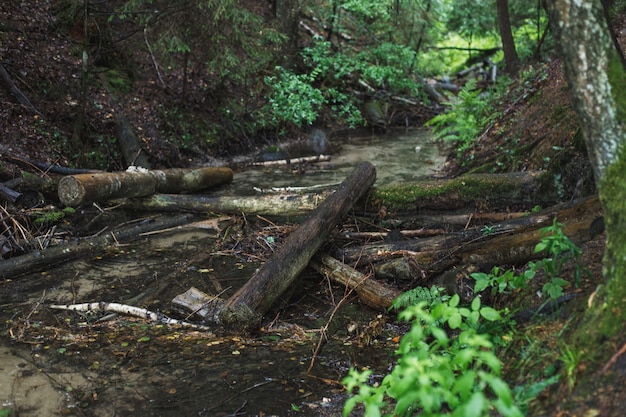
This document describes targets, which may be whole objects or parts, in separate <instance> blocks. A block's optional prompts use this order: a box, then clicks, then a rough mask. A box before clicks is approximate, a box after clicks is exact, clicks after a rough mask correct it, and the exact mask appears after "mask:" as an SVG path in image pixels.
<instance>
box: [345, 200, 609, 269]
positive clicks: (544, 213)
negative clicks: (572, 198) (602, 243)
mask: <svg viewBox="0 0 626 417" xmlns="http://www.w3.org/2000/svg"><path fill="white" fill-rule="evenodd" d="M596 200H597V197H592V198H587V199H582V200H579V201H577V202H576V203H575V204H574V205H572V204H570V203H567V204H560V205H556V206H553V207H550V208H547V209H544V210H541V211H538V212H536V213H526V215H525V216H521V215H515V216H511V217H512V218H510V219H508V220H503V221H500V222H498V223H495V224H492V225H491V227H490V231H489V232H483V231H482V230H480V229H477V228H471V229H467V230H459V231H456V232H451V233H448V234H446V235H440V236H432V237H428V238H423V239H407V240H399V241H394V242H377V243H369V244H366V245H361V246H356V245H353V246H350V247H347V248H343V249H339V250H337V251H336V252H335V253H334V256H335V257H336V258H337V259H342V260H343V261H344V262H348V263H352V262H356V261H357V260H359V261H360V262H363V263H372V262H376V261H377V260H380V258H381V256H382V255H387V256H389V254H391V253H394V252H396V253H399V251H409V252H422V251H427V252H428V253H432V252H433V251H441V250H444V249H450V248H454V247H458V246H460V245H463V244H467V243H471V242H478V241H489V240H491V239H493V238H495V237H497V236H501V235H503V234H508V233H518V232H519V231H522V230H523V229H524V228H528V227H530V228H531V229H538V228H541V227H544V226H546V225H548V224H549V223H551V222H552V220H553V219H554V217H558V218H563V216H569V214H568V213H569V212H570V211H571V210H574V211H575V210H576V209H575V206H576V205H577V204H578V205H580V206H581V207H583V208H584V207H589V210H590V211H589V212H588V213H587V214H588V216H592V214H593V211H594V210H595V209H597V208H598V207H599V206H598V203H597V201H596ZM477 217H478V216H477ZM490 217H491V218H494V219H498V218H505V216H504V215H503V216H502V217H500V216H496V215H492V216H490ZM436 218H439V217H437V216H436ZM457 218H458V219H464V221H465V222H466V223H468V222H470V221H471V219H472V216H471V215H463V216H460V215H459V216H453V218H451V219H448V218H447V217H441V219H442V220H446V219H447V220H452V221H455V220H456V219H457ZM428 219H430V217H429V218H428ZM587 220H593V218H591V217H590V218H588V219H587ZM427 223H429V224H430V222H429V221H427ZM444 225H445V226H448V225H447V224H444ZM456 225H457V226H458V225H459V223H456ZM401 233H402V232H401ZM405 236H406V235H405ZM429 259H430V255H429Z"/></svg>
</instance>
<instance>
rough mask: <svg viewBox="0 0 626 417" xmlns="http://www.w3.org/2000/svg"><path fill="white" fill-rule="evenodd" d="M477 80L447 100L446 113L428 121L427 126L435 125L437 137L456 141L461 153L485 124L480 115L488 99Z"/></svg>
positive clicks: (469, 82)
mask: <svg viewBox="0 0 626 417" xmlns="http://www.w3.org/2000/svg"><path fill="white" fill-rule="evenodd" d="M476 82H477V81H476V80H475V79H472V80H470V81H468V82H467V83H466V84H465V86H463V88H462V89H461V91H459V94H458V96H456V97H454V96H451V97H450V100H449V101H448V102H447V104H448V105H449V106H450V109H449V110H448V111H447V112H446V113H442V114H439V115H437V116H435V117H433V118H432V119H430V120H429V121H428V122H426V126H433V133H434V134H435V136H437V138H439V139H441V140H443V141H450V142H455V143H456V145H457V153H458V154H459V155H461V154H462V153H463V152H465V151H466V150H467V149H469V147H470V146H471V145H472V143H473V142H474V140H475V139H476V137H477V136H478V134H479V133H480V129H481V128H482V126H483V124H484V119H483V118H482V117H481V116H480V115H481V113H482V112H483V111H484V110H485V108H486V107H487V101H486V100H485V99H484V98H482V97H481V95H480V94H481V91H480V89H478V88H476Z"/></svg>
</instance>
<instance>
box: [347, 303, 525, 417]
mask: <svg viewBox="0 0 626 417" xmlns="http://www.w3.org/2000/svg"><path fill="white" fill-rule="evenodd" d="M400 318H401V319H403V320H406V321H410V322H412V325H411V330H410V331H409V332H408V333H407V334H406V335H405V336H404V337H403V338H402V340H401V342H400V347H399V348H398V351H397V352H396V353H397V354H398V355H399V359H398V364H397V365H396V366H395V367H394V369H393V370H392V371H391V373H390V374H389V375H387V376H386V377H385V378H384V379H383V381H382V382H381V383H380V385H378V386H372V385H370V384H368V377H369V376H370V375H371V371H369V370H366V371H363V372H359V371H357V370H354V369H352V370H350V373H349V374H348V376H347V377H346V378H345V379H344V381H343V383H344V384H345V385H346V388H347V390H348V391H349V392H354V391H356V393H355V394H354V396H352V397H351V398H350V399H348V401H347V402H346V404H345V406H344V412H343V415H344V416H347V415H348V414H350V412H351V411H352V410H353V409H354V407H355V406H356V404H358V403H361V404H363V405H364V406H365V415H366V416H380V415H382V413H383V412H387V411H391V409H393V415H394V416H410V415H418V414H419V415H421V416H425V417H427V416H487V415H489V414H490V411H491V410H492V409H496V410H497V411H498V412H499V413H500V414H501V415H503V416H521V415H522V414H521V412H520V411H519V409H518V407H517V406H516V405H515V403H514V400H513V396H512V393H511V390H510V389H509V387H508V385H507V384H506V383H505V382H504V381H503V380H502V379H501V378H500V370H501V363H500V361H499V360H498V358H497V357H496V356H495V354H494V352H493V343H492V342H491V340H490V337H489V335H487V334H483V333H479V331H478V329H479V326H480V322H481V321H482V320H487V321H498V320H501V316H500V313H499V312H498V311H496V310H494V309H493V308H491V307H482V306H481V305H480V298H478V297H477V298H475V299H474V301H473V302H472V303H471V306H470V307H469V308H467V307H460V306H459V296H458V295H454V296H452V297H451V298H450V299H449V300H447V301H446V302H442V303H440V304H437V305H435V306H434V307H433V308H432V309H431V310H430V311H429V310H428V309H427V308H426V302H420V303H418V304H416V305H412V306H409V307H408V308H407V309H406V310H404V311H403V312H402V313H400ZM446 330H456V331H458V332H459V333H458V336H457V337H455V338H450V336H449V335H448V333H447V331H446ZM390 400H393V402H391V401H390ZM388 415H391V414H388Z"/></svg>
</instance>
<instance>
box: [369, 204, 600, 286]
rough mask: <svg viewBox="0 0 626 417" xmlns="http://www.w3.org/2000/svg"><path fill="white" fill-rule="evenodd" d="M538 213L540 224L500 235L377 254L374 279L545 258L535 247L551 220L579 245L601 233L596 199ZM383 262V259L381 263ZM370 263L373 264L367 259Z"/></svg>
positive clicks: (486, 266)
mask: <svg viewBox="0 0 626 417" xmlns="http://www.w3.org/2000/svg"><path fill="white" fill-rule="evenodd" d="M546 212H547V213H549V214H548V215H546V214H547V213H540V214H538V215H537V217H536V218H535V219H536V220H537V219H541V218H543V219H544V221H542V222H539V223H535V224H530V225H528V226H525V227H523V228H520V229H516V230H514V231H510V232H507V233H503V234H497V233H496V234H489V235H485V236H482V237H480V238H477V239H475V240H474V241H469V242H464V243H454V241H453V240H451V241H448V242H449V245H448V246H447V247H445V245H444V247H428V246H426V247H425V248H424V249H423V250H419V251H411V250H404V249H400V250H395V251H390V252H380V253H379V257H378V263H377V265H375V267H374V269H375V272H376V276H377V277H380V278H383V277H387V278H394V279H400V280H402V279H406V280H408V279H418V280H419V279H424V278H426V277H427V276H432V274H436V273H440V272H443V271H445V270H446V269H448V268H450V267H452V266H454V265H469V264H473V265H478V266H479V267H483V268H490V267H491V266H494V265H515V264H522V263H525V262H528V261H530V260H532V259H537V258H540V257H543V256H545V254H543V253H535V251H534V248H535V245H536V244H537V243H538V242H539V240H540V239H541V238H542V237H543V232H542V230H541V229H542V228H543V227H546V226H549V225H550V224H551V223H552V220H553V219H554V217H556V218H557V220H558V221H559V222H561V223H563V229H562V230H563V233H564V234H565V235H566V236H568V237H569V238H570V239H571V240H572V241H573V242H574V243H575V244H577V245H580V244H582V243H584V242H587V241H589V240H591V239H593V238H594V237H595V236H596V235H597V234H599V233H601V232H602V231H603V222H602V214H601V206H600V202H599V199H598V198H597V197H588V198H585V199H581V200H580V201H578V202H576V203H575V204H568V205H561V206H559V207H557V208H554V209H550V210H547V211H546ZM385 259H387V260H385ZM370 262H374V260H373V259H370Z"/></svg>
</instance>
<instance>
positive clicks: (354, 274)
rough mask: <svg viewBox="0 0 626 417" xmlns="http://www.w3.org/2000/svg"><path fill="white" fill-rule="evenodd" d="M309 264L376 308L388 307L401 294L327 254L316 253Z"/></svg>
mask: <svg viewBox="0 0 626 417" xmlns="http://www.w3.org/2000/svg"><path fill="white" fill-rule="evenodd" d="M309 266H311V267H313V268H314V269H315V270H316V271H318V272H319V273H321V274H323V275H326V276H327V277H329V278H330V279H331V280H333V281H335V282H338V283H340V284H342V285H345V286H346V287H348V288H350V289H354V290H355V291H356V293H357V294H358V296H359V299H360V300H361V302H363V304H367V305H368V306H370V307H372V308H375V309H377V310H386V309H388V308H389V307H390V306H391V304H392V303H393V300H395V299H396V298H397V297H398V296H399V295H400V294H401V291H400V290H398V289H397V288H393V287H390V286H389V285H386V284H385V283H384V282H381V281H377V280H375V279H374V278H373V277H372V276H368V275H364V274H362V273H360V272H359V271H357V270H356V269H354V268H351V267H349V266H348V265H346V264H344V263H343V262H341V261H338V260H337V259H335V258H333V257H332V256H330V255H328V254H319V255H316V256H315V258H314V259H313V260H312V261H311V262H309Z"/></svg>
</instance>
